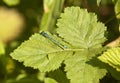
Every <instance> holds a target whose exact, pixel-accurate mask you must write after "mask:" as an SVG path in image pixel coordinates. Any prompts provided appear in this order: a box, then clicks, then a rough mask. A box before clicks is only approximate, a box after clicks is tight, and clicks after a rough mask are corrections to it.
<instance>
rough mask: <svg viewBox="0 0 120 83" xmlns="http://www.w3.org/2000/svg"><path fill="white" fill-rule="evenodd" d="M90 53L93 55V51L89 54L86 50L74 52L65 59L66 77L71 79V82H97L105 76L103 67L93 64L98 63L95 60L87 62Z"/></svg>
mask: <svg viewBox="0 0 120 83" xmlns="http://www.w3.org/2000/svg"><path fill="white" fill-rule="evenodd" d="M91 55H93V56H95V55H94V53H93V54H91V53H89V52H87V50H86V51H83V52H76V53H75V54H74V56H72V57H71V58H68V59H67V60H66V61H65V64H66V67H65V71H66V72H67V77H68V78H69V79H71V83H99V79H101V78H102V77H103V76H105V74H106V70H105V69H102V68H99V67H95V66H93V65H94V64H97V65H99V64H98V63H97V62H95V63H92V64H88V63H87V62H88V61H89V60H90V59H89V58H90V57H89V56H91ZM90 62H92V61H90Z"/></svg>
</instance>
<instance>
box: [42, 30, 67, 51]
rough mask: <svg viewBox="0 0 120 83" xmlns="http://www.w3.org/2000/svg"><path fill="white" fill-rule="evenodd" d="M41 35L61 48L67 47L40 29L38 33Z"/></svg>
mask: <svg viewBox="0 0 120 83" xmlns="http://www.w3.org/2000/svg"><path fill="white" fill-rule="evenodd" d="M40 34H41V35H42V36H44V37H46V38H48V39H49V40H50V41H52V42H53V43H54V44H56V45H58V46H59V47H61V48H62V49H67V46H65V45H63V44H61V43H60V42H58V41H56V40H55V39H53V38H52V37H51V36H49V35H48V34H47V33H46V32H44V31H42V32H41V33H40Z"/></svg>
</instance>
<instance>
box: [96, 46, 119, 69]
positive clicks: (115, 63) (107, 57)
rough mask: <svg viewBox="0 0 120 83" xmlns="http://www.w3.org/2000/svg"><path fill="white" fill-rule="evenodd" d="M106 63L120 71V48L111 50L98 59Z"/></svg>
mask: <svg viewBox="0 0 120 83" xmlns="http://www.w3.org/2000/svg"><path fill="white" fill-rule="evenodd" d="M98 58H99V59H100V60H101V61H103V62H104V63H108V64H109V65H110V66H112V67H113V68H116V70H117V71H120V48H119V47H116V48H111V49H109V50H107V51H106V52H104V53H103V54H102V55H101V56H99V57H98Z"/></svg>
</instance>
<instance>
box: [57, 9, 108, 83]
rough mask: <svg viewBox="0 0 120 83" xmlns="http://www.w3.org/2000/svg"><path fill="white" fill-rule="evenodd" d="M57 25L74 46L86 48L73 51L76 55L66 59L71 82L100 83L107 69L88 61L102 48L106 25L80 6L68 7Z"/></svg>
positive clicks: (66, 39) (65, 38)
mask: <svg viewBox="0 0 120 83" xmlns="http://www.w3.org/2000/svg"><path fill="white" fill-rule="evenodd" d="M57 25H58V27H59V28H58V29H57V33H58V34H59V36H61V37H62V38H63V39H64V41H67V42H69V44H70V45H71V46H72V48H78V49H84V51H79V52H75V54H74V53H73V55H74V56H71V57H70V58H68V59H67V60H65V64H66V67H65V70H66V72H67V76H68V78H69V79H71V83H74V82H75V83H98V82H99V79H100V78H102V77H103V76H104V75H105V72H106V71H105V70H104V69H99V68H95V67H93V66H92V65H88V64H87V63H86V62H87V61H89V60H90V59H91V58H92V57H93V56H94V57H95V56H96V55H95V49H96V50H98V49H97V48H101V45H102V43H103V42H104V41H105V37H104V32H105V30H106V27H105V26H104V25H103V24H102V23H100V22H97V17H96V15H95V14H94V13H88V12H87V10H84V9H80V8H79V7H71V8H66V9H65V11H64V13H63V14H62V15H61V19H59V20H58V24H57ZM89 49H91V50H92V49H93V51H92V52H91V51H90V50H89ZM91 53H93V54H91ZM98 71H99V72H100V73H99V72H98Z"/></svg>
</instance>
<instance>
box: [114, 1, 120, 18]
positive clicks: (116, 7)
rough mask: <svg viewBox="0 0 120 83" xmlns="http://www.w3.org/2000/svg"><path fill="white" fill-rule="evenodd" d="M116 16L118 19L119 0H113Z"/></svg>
mask: <svg viewBox="0 0 120 83" xmlns="http://www.w3.org/2000/svg"><path fill="white" fill-rule="evenodd" d="M114 3H115V13H116V17H117V18H118V19H120V0H114Z"/></svg>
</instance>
